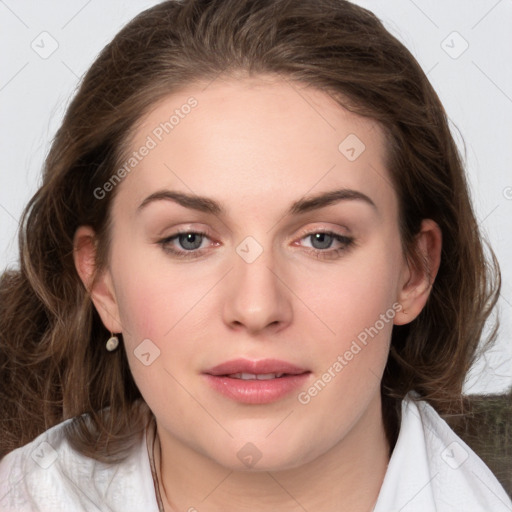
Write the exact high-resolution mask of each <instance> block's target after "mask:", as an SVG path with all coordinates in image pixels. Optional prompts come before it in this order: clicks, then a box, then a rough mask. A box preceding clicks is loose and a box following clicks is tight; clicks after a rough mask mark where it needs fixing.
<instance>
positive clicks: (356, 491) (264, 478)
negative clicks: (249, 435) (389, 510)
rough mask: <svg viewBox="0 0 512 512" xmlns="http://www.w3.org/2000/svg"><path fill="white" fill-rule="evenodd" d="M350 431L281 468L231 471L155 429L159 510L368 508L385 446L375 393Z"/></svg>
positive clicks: (324, 511) (366, 511)
mask: <svg viewBox="0 0 512 512" xmlns="http://www.w3.org/2000/svg"><path fill="white" fill-rule="evenodd" d="M378 398H379V400H378V404H377V406H374V407H369V408H368V410H367V411H366V413H365V414H364V415H363V417H362V418H361V419H360V420H359V421H358V422H357V424H356V425H354V427H353V428H352V429H351V431H350V432H349V433H348V434H347V435H346V436H345V437H344V438H343V439H342V440H341V441H340V442H339V443H338V444H337V445H335V446H333V447H332V448H331V449H330V450H329V451H328V452H326V453H324V454H323V455H321V456H320V457H318V458H316V459H315V460H313V461H311V462H309V463H307V464H304V465H301V466H298V467H295V468H293V469H287V470H282V471H233V470H231V469H228V468H225V467H223V466H221V465H219V464H217V463H216V462H215V461H213V460H212V459H210V458H207V457H204V456H203V455H201V454H198V453H197V452H195V451H193V450H191V449H190V448H188V447H187V446H184V445H182V444H181V443H179V441H177V440H175V439H173V438H171V437H170V436H163V437H162V436H160V435H159V434H158V430H157V437H156V445H155V465H156V468H157V475H158V481H159V484H160V495H161V498H162V501H163V506H164V510H165V512H175V511H178V510H180V511H181V510H186V511H190V512H194V511H197V512H199V511H200V512H220V511H224V510H226V509H232V510H233V509H234V510H237V511H240V512H245V511H253V510H254V507H255V504H257V509H258V511H261V512H266V511H269V512H270V511H275V510H276V509H277V510H280V511H283V512H288V511H297V510H315V511H317V512H334V511H339V510H351V511H353V512H370V511H371V510H372V509H373V506H374V505H375V502H376V500H377V497H378V493H379V490H380V487H381V485H382V481H383V479H384V475H385V473H386V469H387V464H388V462H389V452H390V446H389V443H388V440H387V438H386V434H385V429H384V424H383V421H382V411H381V403H380V396H379V397H378Z"/></svg>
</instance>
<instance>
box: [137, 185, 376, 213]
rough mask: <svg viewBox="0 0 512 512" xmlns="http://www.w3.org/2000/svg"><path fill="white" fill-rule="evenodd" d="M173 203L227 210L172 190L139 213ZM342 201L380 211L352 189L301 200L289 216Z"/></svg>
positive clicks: (153, 198)
mask: <svg viewBox="0 0 512 512" xmlns="http://www.w3.org/2000/svg"><path fill="white" fill-rule="evenodd" d="M164 200H165V201H172V202H175V203H177V204H179V205H181V206H183V207H185V208H190V209H193V210H198V211H200V212H204V213H211V214H213V215H222V214H224V213H225V212H226V210H225V209H224V208H223V207H222V206H221V205H220V203H218V202H217V201H215V200H213V199H210V198H208V197H203V196H198V195H195V194H185V193H183V192H176V191H172V190H158V191H157V192H154V193H153V194H151V195H149V196H148V197H146V199H144V201H142V203H141V204H140V205H139V206H138V208H137V212H140V211H141V210H142V209H144V208H145V207H146V206H147V205H149V204H150V203H153V202H155V201H164ZM340 201H363V202H365V203H366V204H368V205H370V206H371V207H372V208H373V209H375V210H376V211H378V209H377V206H376V205H375V203H374V202H373V201H372V200H371V199H370V198H369V197H368V196H367V195H365V194H363V193H362V192H359V191H357V190H352V189H346V188H342V189H338V190H331V191H329V192H323V193H320V194H317V195H315V196H311V197H307V198H302V199H299V200H298V201H295V202H294V203H292V205H291V206H290V208H289V210H288V212H287V215H299V214H301V213H307V212H310V211H313V210H318V209H320V208H324V207H326V206H329V205H332V204H334V203H338V202H340Z"/></svg>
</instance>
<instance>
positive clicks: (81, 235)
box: [73, 226, 123, 333]
mask: <svg viewBox="0 0 512 512" xmlns="http://www.w3.org/2000/svg"><path fill="white" fill-rule="evenodd" d="M96 245H97V239H96V234H95V232H94V230H93V229H92V228H91V227H89V226H80V227H79V228H78V229H77V230H76V232H75V236H74V238H73V259H74V262H75V267H76V270H77V272H78V275H79V276H80V279H81V280H82V282H83V283H84V286H85V288H86V289H87V291H88V292H89V294H90V297H91V300H92V301H93V303H94V306H95V308H96V311H98V314H99V315H100V317H101V320H102V321H103V325H104V326H105V327H106V328H107V329H108V330H109V331H111V332H113V333H119V332H122V331H123V329H122V326H121V321H120V319H119V309H118V305H117V300H116V295H115V290H114V286H113V283H112V276H111V274H110V271H109V270H108V269H105V270H103V271H102V272H101V273H97V271H96Z"/></svg>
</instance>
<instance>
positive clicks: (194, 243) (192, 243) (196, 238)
mask: <svg viewBox="0 0 512 512" xmlns="http://www.w3.org/2000/svg"><path fill="white" fill-rule="evenodd" d="M179 241H180V244H181V246H182V247H183V249H187V250H192V249H198V248H199V247H200V246H201V242H202V236H201V235H198V234H197V233H185V234H184V235H180V238H179Z"/></svg>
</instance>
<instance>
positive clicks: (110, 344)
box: [106, 332, 119, 352]
mask: <svg viewBox="0 0 512 512" xmlns="http://www.w3.org/2000/svg"><path fill="white" fill-rule="evenodd" d="M110 334H111V336H110V338H109V339H108V340H107V344H106V347H107V350H108V351H109V352H113V351H114V350H115V349H116V348H117V347H118V345H119V338H118V337H117V336H114V333H112V332H111V333H110Z"/></svg>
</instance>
